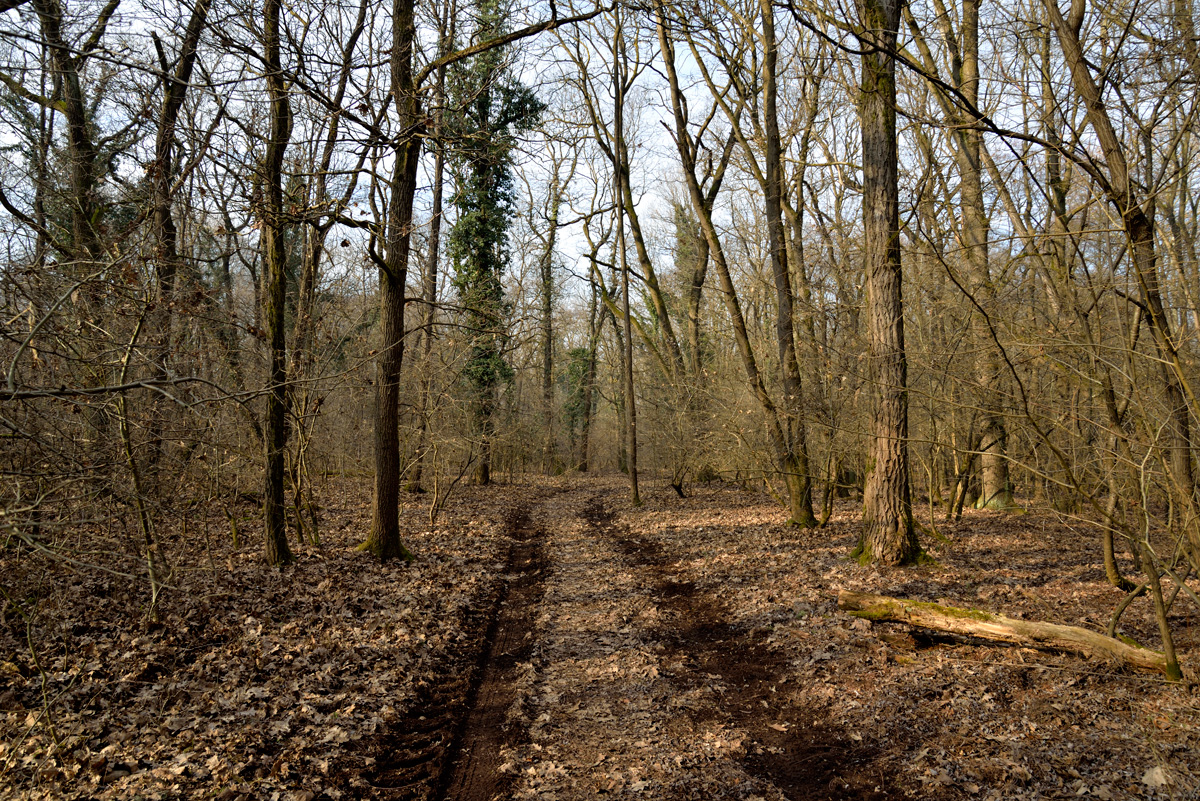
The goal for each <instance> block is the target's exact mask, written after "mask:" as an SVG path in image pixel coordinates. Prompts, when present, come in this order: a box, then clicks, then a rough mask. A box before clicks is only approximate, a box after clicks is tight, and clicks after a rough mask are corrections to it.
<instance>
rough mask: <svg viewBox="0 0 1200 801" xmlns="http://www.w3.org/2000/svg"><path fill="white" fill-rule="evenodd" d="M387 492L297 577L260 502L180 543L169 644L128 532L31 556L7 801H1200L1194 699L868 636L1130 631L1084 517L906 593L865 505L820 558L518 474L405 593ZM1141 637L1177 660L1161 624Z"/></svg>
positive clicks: (1052, 520) (1134, 679)
mask: <svg viewBox="0 0 1200 801" xmlns="http://www.w3.org/2000/svg"><path fill="white" fill-rule="evenodd" d="M366 484H367V483H366V482H365V481H361V480H349V479H336V480H331V481H330V482H329V484H328V485H327V486H325V487H323V488H322V491H321V495H320V500H321V503H322V513H321V515H322V534H321V536H322V544H321V546H320V547H316V546H306V547H297V562H296V564H294V565H293V566H291V567H288V568H287V569H285V570H284V571H282V572H280V571H278V570H274V569H271V568H268V567H266V566H264V565H263V564H262V563H261V561H260V556H259V551H260V546H261V543H260V542H259V541H258V537H256V536H254V533H255V528H254V525H255V523H254V518H255V517H256V512H255V510H254V507H253V506H252V505H251V504H249V503H244V504H243V506H242V507H239V509H237V510H235V511H236V513H237V514H241V515H243V516H244V518H245V520H244V523H243V526H242V538H241V539H242V541H241V542H240V543H239V544H238V545H239V547H236V548H235V547H234V544H233V542H232V541H231V538H230V536H229V526H228V524H227V523H226V522H225V514H224V512H222V511H220V510H216V509H214V510H212V511H211V512H210V513H205V514H201V513H200V512H196V513H195V515H194V517H193V519H190V520H189V521H188V523H187V526H186V528H184V526H183V521H177V525H176V526H175V527H174V528H171V529H167V528H165V527H164V529H163V530H162V531H161V532H160V534H161V537H162V540H163V543H164V546H165V549H166V553H167V555H168V557H169V558H170V559H171V563H172V565H173V566H174V571H173V573H172V574H171V576H170V577H169V580H168V584H169V586H168V587H167V588H166V589H165V590H164V591H163V595H162V597H161V598H160V599H159V603H158V608H159V620H158V621H157V622H149V620H148V616H147V614H146V612H147V604H148V598H149V593H148V587H147V583H146V580H145V578H144V576H145V571H144V569H143V568H142V567H141V565H140V563H139V561H138V560H137V558H136V556H135V555H134V554H135V549H134V548H133V547H132V546H131V545H130V543H129V542H128V540H127V539H125V537H126V535H118V534H114V533H111V532H108V531H104V532H101V531H94V532H80V531H75V532H71V533H70V534H69V537H70V540H69V541H61V540H60V541H59V542H58V543H57V544H58V546H60V547H62V548H68V547H69V549H70V553H71V554H73V556H72V559H73V560H74V561H65V560H63V559H54V560H48V559H46V558H43V557H34V556H32V555H31V554H29V553H28V552H26V551H23V550H22V548H24V546H21V547H17V546H16V545H15V544H13V543H10V544H9V546H8V547H6V548H5V549H4V550H2V551H0V586H3V589H4V591H5V593H6V594H7V595H8V596H9V600H8V601H7V602H6V603H5V605H4V615H3V620H0V624H2V625H0V797H3V798H6V799H8V798H29V799H35V798H78V799H132V798H145V799H151V798H216V799H221V801H234V799H295V800H296V801H309V800H311V799H325V798H328V799H358V798H379V799H413V800H414V801H416V800H417V799H422V800H424V801H443V799H459V800H460V801H485V800H486V799H491V798H515V799H541V800H542V801H576V800H579V801H582V800H583V799H598V798H614V799H616V798H625V799H635V798H636V799H664V800H666V801H674V800H675V799H705V800H708V799H713V800H719V799H739V801H778V800H779V799H793V801H798V800H799V799H806V800H807V799H815V800H818V801H819V800H820V799H842V798H846V799H886V798H919V799H958V798H971V799H1010V798H1065V797H1073V798H1076V797H1090V798H1099V799H1119V798H1179V799H1184V798H1198V797H1200V731H1198V728H1200V698H1198V696H1197V693H1196V691H1195V687H1194V685H1188V684H1185V683H1179V684H1171V683H1167V682H1165V681H1164V680H1162V679H1161V678H1160V677H1157V676H1154V675H1146V674H1138V673H1133V672H1131V671H1129V670H1126V669H1123V668H1120V667H1117V666H1114V665H1110V664H1107V663H1104V662H1101V661H1097V660H1087V659H1084V658H1082V657H1078V656H1073V655H1070V654H1064V653H1059V652H1053V651H1048V650H1034V649H1029V648H1020V647H1014V646H1007V645H997V644H990V643H985V642H982V641H976V640H968V639H963V638H955V637H949V636H931V635H929V634H922V633H920V632H916V631H912V630H909V629H908V628H907V627H905V626H902V625H899V624H888V623H870V622H868V621H865V620H859V619H856V618H853V617H851V616H849V615H847V614H845V613H842V612H839V611H838V610H837V609H836V595H837V592H838V590H839V589H851V590H858V591H865V592H874V593H880V594H887V595H896V596H903V597H908V598H915V599H920V600H930V601H942V602H945V603H949V604H951V605H955V606H971V607H977V608H983V609H988V610H990V611H995V612H1000V613H1003V614H1006V615H1009V616H1013V617H1022V618H1027V619H1038V620H1045V621H1052V622H1059V623H1068V624H1072V625H1078V626H1085V627H1088V628H1092V629H1095V630H1100V631H1103V630H1104V628H1105V626H1106V624H1107V620H1108V616H1109V614H1110V613H1111V610H1112V609H1113V607H1114V606H1115V604H1116V603H1117V602H1118V601H1119V600H1120V599H1121V597H1122V593H1121V592H1120V591H1118V590H1116V589H1113V588H1111V587H1110V586H1108V585H1107V583H1106V582H1105V580H1104V571H1103V567H1102V564H1101V561H1100V551H1099V543H1098V535H1097V533H1096V531H1094V530H1093V529H1091V528H1089V527H1088V526H1086V525H1084V524H1080V523H1072V522H1070V521H1064V520H1062V519H1060V518H1057V517H1051V516H1047V515H1041V514H1022V515H1011V514H1008V515H1006V514H999V513H992V512H968V513H967V514H966V516H965V517H964V519H963V521H962V522H961V523H956V524H940V525H939V531H940V533H941V534H942V535H943V539H937V538H933V537H928V536H926V537H924V538H923V539H924V542H923V544H924V545H925V547H926V548H927V549H928V550H929V551H930V553H931V554H932V555H933V556H934V557H935V559H936V563H934V564H930V565H926V566H922V567H918V568H906V569H881V568H877V567H873V566H866V567H864V566H860V565H858V564H857V563H856V562H854V561H852V560H850V559H849V558H848V557H847V555H848V554H849V552H850V550H851V549H852V548H853V546H854V543H855V542H856V540H857V534H858V508H857V504H854V503H851V502H849V501H847V502H845V503H844V505H843V506H839V507H838V510H837V513H836V514H835V515H834V517H833V518H832V519H831V521H830V523H829V525H828V526H827V527H825V528H823V529H820V530H816V531H802V530H795V529H789V528H786V527H785V526H784V525H783V523H784V520H785V514H784V513H783V511H782V510H781V509H780V508H779V507H778V505H777V504H775V503H774V502H773V501H772V500H771V499H770V498H769V497H767V496H765V495H762V494H759V493H752V492H746V491H743V490H740V489H737V488H736V487H733V486H730V485H722V484H713V485H711V486H700V487H695V488H693V490H692V493H691V495H690V497H688V498H686V499H680V498H677V497H676V496H675V494H674V493H673V492H672V491H671V490H670V489H669V488H668V487H666V486H665V484H661V483H656V482H647V485H646V486H644V490H643V492H644V497H645V498H646V501H647V502H646V504H645V505H644V506H642V507H641V508H638V509H632V508H630V506H629V504H628V503H627V500H626V489H625V484H624V483H623V480H622V479H621V478H620V477H592V476H589V477H580V476H569V477H563V478H558V479H544V478H532V477H525V478H522V477H518V478H517V479H516V480H514V481H513V482H512V483H508V484H503V485H500V486H495V487H492V488H487V489H482V490H481V489H464V490H462V491H461V492H459V493H457V494H456V495H455V496H454V497H452V499H451V501H450V504H449V506H448V508H447V509H446V510H445V512H444V513H443V515H442V516H441V517H440V518H439V519H438V521H437V524H436V525H434V526H431V525H430V524H429V521H428V519H427V518H426V514H425V510H424V508H422V507H421V505H422V504H423V503H425V502H427V498H424V497H421V496H414V497H412V498H411V502H412V504H411V505H412V508H410V509H409V510H407V511H406V512H405V515H404V525H405V530H406V531H408V532H409V534H408V539H407V544H408V545H409V547H410V548H411V549H412V550H413V551H414V552H415V553H416V554H417V557H418V558H417V561H416V562H415V563H413V564H411V565H403V564H392V565H383V566H381V565H379V564H377V563H376V562H374V561H373V560H372V559H371V557H370V556H369V555H367V554H364V553H362V552H360V551H357V550H356V549H355V546H356V545H358V543H359V542H360V541H361V540H362V539H363V538H364V536H365V533H366V529H367V525H368V522H369V497H370V495H369V488H368V487H367V485H366ZM939 522H940V521H939ZM64 536H67V535H66V534H64ZM98 565H103V566H104V567H105V568H107V570H108V571H111V572H105V571H102V570H100V569H98V568H97V566H98ZM1125 568H1126V569H1127V570H1130V569H1131V568H1130V567H1129V566H1128V565H1125ZM1189 604H1190V602H1189V601H1188V600H1187V599H1186V598H1183V597H1181V598H1180V600H1179V601H1178V602H1177V603H1176V604H1175V606H1174V609H1173V613H1172V625H1173V627H1174V631H1175V634H1176V638H1177V646H1178V648H1179V650H1180V654H1181V659H1182V661H1183V663H1184V665H1185V670H1187V671H1189V672H1190V673H1191V674H1192V675H1194V671H1195V670H1196V668H1197V667H1198V666H1200V627H1198V626H1197V624H1198V623H1200V614H1198V612H1197V610H1196V609H1195V608H1193V607H1192V606H1190V605H1189ZM1122 629H1123V631H1124V632H1125V633H1126V634H1128V635H1130V636H1133V637H1134V638H1136V639H1137V640H1139V641H1140V642H1142V643H1144V644H1149V645H1155V646H1156V645H1157V629H1156V626H1155V623H1154V618H1153V615H1152V609H1151V607H1150V603H1149V601H1148V600H1146V599H1141V600H1138V601H1136V602H1135V603H1134V605H1133V606H1132V607H1131V608H1130V609H1129V611H1128V612H1126V614H1125V617H1124V618H1123V619H1122Z"/></svg>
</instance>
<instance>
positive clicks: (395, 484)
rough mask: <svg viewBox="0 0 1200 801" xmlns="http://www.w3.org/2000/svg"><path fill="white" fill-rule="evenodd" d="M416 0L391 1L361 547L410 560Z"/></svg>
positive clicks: (417, 152)
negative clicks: (404, 415) (404, 397)
mask: <svg viewBox="0 0 1200 801" xmlns="http://www.w3.org/2000/svg"><path fill="white" fill-rule="evenodd" d="M414 6H415V0H393V4H392V52H391V83H392V97H393V102H394V103H395V104H396V111H397V120H396V129H397V130H398V131H400V132H401V133H400V134H399V136H400V139H399V141H398V142H397V144H396V146H395V163H394V164H393V166H392V178H391V181H390V182H389V184H390V185H389V187H388V192H389V197H388V208H387V223H386V243H387V244H386V247H387V252H386V255H385V258H384V264H383V265H381V266H380V268H379V328H380V332H381V338H380V343H379V358H378V360H377V361H376V363H375V493H374V496H373V498H372V504H371V533H370V535H369V537H368V538H367V548H368V549H369V550H370V551H371V553H373V554H375V556H377V557H378V558H379V559H380V560H388V559H395V558H397V557H400V558H403V559H406V560H411V559H412V554H410V553H409V551H408V549H407V548H405V547H404V544H403V543H402V542H401V541H400V365H401V363H402V361H403V356H404V282H405V279H406V278H407V275H408V254H409V247H410V244H411V242H410V234H411V227H412V207H413V196H414V194H415V191H416V183H417V163H418V161H419V160H420V157H421V140H420V138H418V136H417V129H418V127H419V124H420V106H419V100H418V97H417V92H416V86H415V83H414V80H413V71H412V57H413V42H414V40H415V38H416V20H415V17H414V10H415V8H414Z"/></svg>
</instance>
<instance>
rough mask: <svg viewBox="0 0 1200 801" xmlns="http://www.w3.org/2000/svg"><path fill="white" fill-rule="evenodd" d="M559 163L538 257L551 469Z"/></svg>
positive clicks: (548, 466) (546, 466)
mask: <svg viewBox="0 0 1200 801" xmlns="http://www.w3.org/2000/svg"><path fill="white" fill-rule="evenodd" d="M559 166H560V165H559V164H558V162H557V161H556V162H555V164H554V170H555V174H554V178H553V180H552V181H551V183H550V198H549V202H550V214H549V218H548V220H547V224H548V225H549V226H550V228H549V230H548V231H547V232H546V244H545V248H544V249H543V251H542V255H541V258H540V259H539V260H538V272H539V278H540V286H539V287H538V289H539V293H538V295H539V298H538V299H539V300H540V301H541V307H542V308H541V313H542V319H541V321H540V322H541V325H540V326H539V328H540V329H541V330H540V331H539V333H540V334H541V339H542V341H541V342H540V343H539V344H540V345H541V351H542V425H543V426H544V427H545V429H544V435H545V437H546V440H545V442H544V443H543V445H542V469H543V470H546V471H550V472H554V471H557V470H559V469H560V468H561V465H559V463H558V454H557V448H556V444H555V441H556V437H555V431H554V246H555V243H556V242H557V240H558V208H559V206H560V205H561V203H562V187H561V184H560V183H559V175H558V169H559Z"/></svg>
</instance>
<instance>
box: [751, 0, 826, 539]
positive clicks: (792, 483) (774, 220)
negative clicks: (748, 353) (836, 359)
mask: <svg viewBox="0 0 1200 801" xmlns="http://www.w3.org/2000/svg"><path fill="white" fill-rule="evenodd" d="M760 10H761V13H762V24H763V119H764V123H765V126H764V127H765V132H766V154H765V156H766V158H765V164H764V165H763V178H764V181H763V189H764V192H765V194H766V213H767V240H768V248H769V250H770V254H771V274H772V276H773V278H774V279H775V307H776V308H775V338H776V343H777V345H778V347H779V363H780V366H781V367H782V371H783V403H782V411H783V418H784V433H785V442H786V454H785V455H784V458H783V459H782V462H783V468H784V471H785V473H784V479H785V481H786V483H787V489H788V501H789V504H790V511H791V517H790V519H789V520H788V523H789V524H790V525H796V526H803V527H805V528H813V527H814V526H816V525H817V519H816V517H815V516H814V515H813V508H812V477H811V475H810V474H809V465H808V433H807V431H806V429H805V423H804V413H803V408H804V393H803V387H802V386H801V382H800V363H799V361H798V360H797V358H796V338H795V321H794V319H793V317H794V313H793V311H792V282H791V275H790V273H789V271H788V263H787V243H786V239H785V235H784V229H783V202H782V195H783V187H782V181H783V167H782V164H781V159H782V157H781V155H780V143H779V117H778V111H777V110H776V107H775V103H776V97H777V95H778V88H777V86H776V79H775V65H776V49H777V44H776V41H775V7H774V5H773V4H772V3H771V0H762V2H761V4H760Z"/></svg>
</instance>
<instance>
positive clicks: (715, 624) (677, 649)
mask: <svg viewBox="0 0 1200 801" xmlns="http://www.w3.org/2000/svg"><path fill="white" fill-rule="evenodd" d="M584 514H585V517H586V519H587V520H588V522H589V523H591V524H592V525H593V526H595V527H596V529H597V530H598V531H599V532H601V533H602V534H603V535H605V536H607V537H609V538H610V539H611V540H612V541H613V543H614V544H615V545H616V546H617V548H618V549H619V550H620V551H621V552H622V553H623V554H624V555H625V556H626V557H628V558H629V560H630V562H631V563H633V564H634V565H636V566H637V567H640V568H642V569H644V570H647V571H648V572H649V573H650V574H651V577H652V581H653V582H654V593H653V594H654V596H655V597H656V598H657V600H658V605H659V608H660V609H661V610H662V611H663V612H664V613H666V615H665V616H666V617H667V618H668V620H671V621H672V622H673V625H671V626H669V627H666V628H663V629H662V630H660V631H657V632H655V633H654V636H656V637H657V638H658V640H659V641H660V642H661V643H662V644H663V646H664V647H665V650H666V652H667V653H669V654H672V655H673V656H674V657H675V659H676V660H679V661H680V663H681V664H682V665H683V668H682V669H681V670H677V671H676V672H675V674H674V676H673V677H672V681H673V682H675V683H676V684H677V685H678V686H679V687H680V688H681V689H689V688H692V687H695V686H698V685H701V684H704V683H705V682H711V681H713V680H714V678H715V679H716V680H718V681H720V682H721V683H722V685H723V692H721V693H720V694H719V696H718V701H717V706H716V708H710V709H697V710H694V711H693V712H692V713H691V714H692V715H693V716H694V717H695V718H696V719H704V718H707V719H712V718H722V719H725V720H727V721H729V722H730V723H732V724H733V725H736V726H738V727H740V728H742V729H744V730H745V731H746V732H747V733H748V734H749V735H750V738H751V739H750V742H748V744H747V748H746V756H745V757H744V759H743V761H742V766H743V768H744V769H745V770H746V772H747V773H749V774H750V775H751V776H753V777H755V778H756V779H758V780H759V781H762V782H765V783H769V784H771V785H774V786H775V787H776V788H778V789H779V790H780V791H781V792H782V793H783V794H784V795H786V796H787V797H788V798H791V799H795V801H800V799H805V801H808V800H809V799H811V800H812V801H826V800H828V801H832V800H833V799H858V800H860V801H882V799H887V798H894V797H896V796H897V795H903V792H902V790H900V789H899V788H897V787H895V786H894V784H893V783H892V782H891V781H890V780H889V778H888V775H889V771H888V770H887V767H886V766H885V765H883V764H881V763H880V762H879V760H878V754H877V753H876V752H875V751H873V750H872V749H871V748H869V747H866V746H864V745H862V744H861V743H859V742H856V741H855V740H853V739H852V738H851V737H850V733H849V732H846V731H842V730H841V729H840V728H838V727H836V726H831V725H828V724H825V723H823V722H821V721H820V720H819V719H818V718H817V717H816V716H815V715H814V713H813V712H812V711H810V710H808V709H806V708H805V707H804V706H803V705H801V704H799V703H796V702H793V701H789V700H788V698H789V697H790V693H788V692H787V689H786V688H785V687H784V684H785V682H786V681H787V680H788V677H789V676H790V675H793V674H794V672H795V669H794V668H793V667H792V666H791V665H790V664H789V661H788V659H787V658H786V657H785V656H783V655H782V654H780V653H779V652H777V651H774V650H772V649H771V648H770V647H769V645H768V643H767V636H768V632H766V631H763V630H747V629H745V628H743V627H739V626H736V625H732V624H730V623H729V622H728V621H729V613H728V610H727V609H726V608H725V606H724V604H723V603H722V602H721V601H720V599H718V598H714V597H713V596H712V595H711V594H710V593H708V592H705V591H703V590H702V589H701V588H700V587H698V586H697V585H696V584H695V583H694V582H692V581H688V580H686V579H683V578H681V577H680V576H678V575H675V574H676V572H677V571H676V570H674V569H673V565H674V563H675V561H676V560H675V559H673V558H672V557H671V556H670V554H668V553H666V552H664V551H663V549H662V548H661V546H659V545H658V543H655V542H653V541H651V540H647V539H643V538H641V537H638V536H636V535H634V534H633V533H632V532H630V531H629V530H628V529H627V528H625V527H624V526H622V525H620V524H619V523H615V522H614V521H613V519H612V514H611V513H609V512H606V511H605V510H604V509H603V507H602V506H601V505H600V503H599V502H598V501H593V502H592V503H591V504H589V505H588V507H587V508H586V509H585V511H584Z"/></svg>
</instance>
